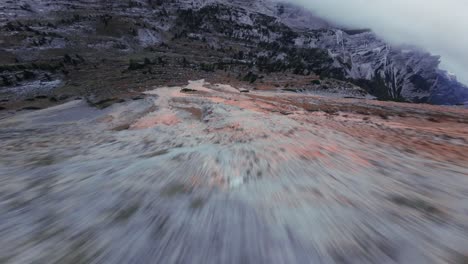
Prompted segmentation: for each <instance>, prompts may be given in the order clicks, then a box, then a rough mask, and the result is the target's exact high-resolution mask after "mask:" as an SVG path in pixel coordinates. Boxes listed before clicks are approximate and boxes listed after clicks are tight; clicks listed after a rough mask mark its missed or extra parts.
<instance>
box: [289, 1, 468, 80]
mask: <svg viewBox="0 0 468 264" xmlns="http://www.w3.org/2000/svg"><path fill="white" fill-rule="evenodd" d="M288 2H290V3H294V4H297V5H301V6H303V7H306V8H308V9H310V10H312V11H313V12H314V13H315V14H317V15H318V16H321V17H324V18H327V19H329V20H330V21H333V22H335V23H338V24H341V25H343V26H348V27H358V28H371V29H372V30H373V31H374V32H375V33H376V34H377V35H379V36H381V37H382V38H384V39H385V40H386V41H389V42H391V43H393V44H411V45H416V46H418V47H420V48H422V49H424V50H427V51H428V52H430V53H432V54H435V55H440V56H441V61H442V63H441V67H442V68H443V69H445V70H447V71H449V72H452V73H454V74H456V75H457V78H458V80H459V81H461V82H463V83H465V84H468V52H467V48H466V47H468V34H467V32H468V17H467V16H466V14H467V13H468V1H464V0H446V1H437V0H410V1H408V0H392V1H385V0H348V1H341V0H288Z"/></svg>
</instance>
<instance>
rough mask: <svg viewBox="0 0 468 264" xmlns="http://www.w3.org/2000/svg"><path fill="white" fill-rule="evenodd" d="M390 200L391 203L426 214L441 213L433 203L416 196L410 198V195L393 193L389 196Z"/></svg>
mask: <svg viewBox="0 0 468 264" xmlns="http://www.w3.org/2000/svg"><path fill="white" fill-rule="evenodd" d="M390 201H392V202H393V203H395V204H397V205H400V206H404V207H407V208H411V209H414V210H418V211H420V212H423V213H426V214H431V215H439V214H442V211H440V210H439V209H438V208H437V207H435V206H434V205H432V204H430V203H429V202H427V201H424V200H422V199H420V198H416V197H413V198H411V197H404V196H401V195H395V196H392V197H390Z"/></svg>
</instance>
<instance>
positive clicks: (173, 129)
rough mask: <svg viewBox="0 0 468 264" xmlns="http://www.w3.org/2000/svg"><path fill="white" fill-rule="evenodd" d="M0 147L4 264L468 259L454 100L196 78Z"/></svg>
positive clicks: (464, 137) (33, 116)
mask: <svg viewBox="0 0 468 264" xmlns="http://www.w3.org/2000/svg"><path fill="white" fill-rule="evenodd" d="M182 88H188V89H189V90H186V92H181V89H182ZM0 148H1V152H0V175H1V176H0V181H1V182H0V234H1V237H0V263H61V264H62V263H74V264H75V263H200V264H201V263H203V264H210V263H213V264H218V263H243V264H244V263H379V264H385V263H460V264H463V263H468V110H466V109H461V108H454V107H436V106H429V105H411V104H400V103H383V102H376V101H366V100H363V99H332V98H326V97H317V96H311V95H303V94H294V93H286V92H283V93H280V92H273V91H251V92H250V93H240V92H239V90H237V89H235V88H233V87H231V86H228V85H212V84H208V83H204V82H203V81H197V82H192V83H191V84H189V85H188V86H187V87H172V88H169V87H159V88H157V89H155V90H153V91H150V92H147V93H146V96H145V97H144V98H143V99H141V100H133V101H126V102H123V103H116V104H113V105H112V106H110V107H107V108H105V109H101V110H100V109H97V108H93V107H91V106H88V104H87V103H86V102H84V101H80V100H75V101H71V102H68V103H66V104H63V105H59V106H55V107H52V108H48V109H43V110H39V111H30V112H22V113H19V114H15V115H13V116H9V117H4V118H3V119H1V120H0Z"/></svg>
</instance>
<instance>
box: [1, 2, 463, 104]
mask: <svg viewBox="0 0 468 264" xmlns="http://www.w3.org/2000/svg"><path fill="white" fill-rule="evenodd" d="M0 12H1V13H2V16H1V17H2V18H1V20H0V27H1V29H0V36H1V39H2V41H0V48H1V50H0V53H1V55H2V56H0V96H1V97H2V98H6V99H3V101H5V102H12V101H16V100H19V99H20V100H24V99H30V98H31V97H34V96H36V97H38V96H39V97H41V96H47V97H49V99H50V100H52V101H60V100H61V98H62V99H63V98H69V97H71V96H86V97H88V98H99V99H96V100H101V99H103V98H104V99H105V100H107V99H108V98H114V97H116V96H117V97H119V96H121V95H122V94H128V93H132V92H135V91H140V90H145V89H147V88H148V87H152V86H154V85H171V84H173V85H175V84H181V83H186V81H188V80H190V79H200V78H205V79H208V80H223V81H224V82H230V83H239V85H244V86H248V87H250V88H252V89H255V88H256V89H272V88H274V89H289V90H294V91H318V90H320V91H330V90H334V91H335V90H339V91H346V92H345V93H346V94H349V93H351V94H352V95H353V96H354V95H356V91H358V92H357V94H360V95H364V94H366V93H369V94H370V95H373V96H375V97H377V98H379V99H382V100H395V101H408V102H417V103H433V104H463V103H464V102H466V101H468V89H467V87H466V86H464V85H462V84H460V83H458V82H457V81H456V78H454V77H451V76H449V75H448V74H447V73H446V72H444V71H442V70H440V69H439V63H440V60H439V57H437V56H433V55H431V54H429V53H426V52H423V51H420V50H418V49H417V48H414V47H396V46H391V45H388V44H387V43H385V42H384V41H383V40H381V39H380V38H378V37H377V36H376V35H375V34H374V33H373V32H370V31H369V30H365V29H362V30H361V29H343V28H340V27H338V26H335V25H333V24H332V23H329V22H327V21H324V20H323V19H320V18H318V17H316V16H314V15H313V14H312V13H310V12H308V11H306V10H304V9H302V8H300V7H297V6H294V5H290V4H282V3H274V2H271V1H267V0H256V1H246V0H236V1H222V0H198V1H188V0H172V1H162V0H138V1H137V0H117V1H110V0H100V1H94V0H93V1H91V0H79V1H71V0H61V1H53V0H40V1H37V0H34V1H32V0H21V1H14V2H13V1H5V2H3V3H0ZM318 79H321V81H320V80H318Z"/></svg>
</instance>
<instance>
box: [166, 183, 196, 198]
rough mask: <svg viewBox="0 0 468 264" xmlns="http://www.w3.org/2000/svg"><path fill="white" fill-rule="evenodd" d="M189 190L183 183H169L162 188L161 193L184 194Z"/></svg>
mask: <svg viewBox="0 0 468 264" xmlns="http://www.w3.org/2000/svg"><path fill="white" fill-rule="evenodd" d="M189 192H190V188H189V187H187V186H186V185H185V184H183V183H171V184H169V185H167V186H166V187H164V188H163V190H162V192H161V194H162V195H164V196H167V197H172V196H175V195H180V194H186V193H189Z"/></svg>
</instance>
